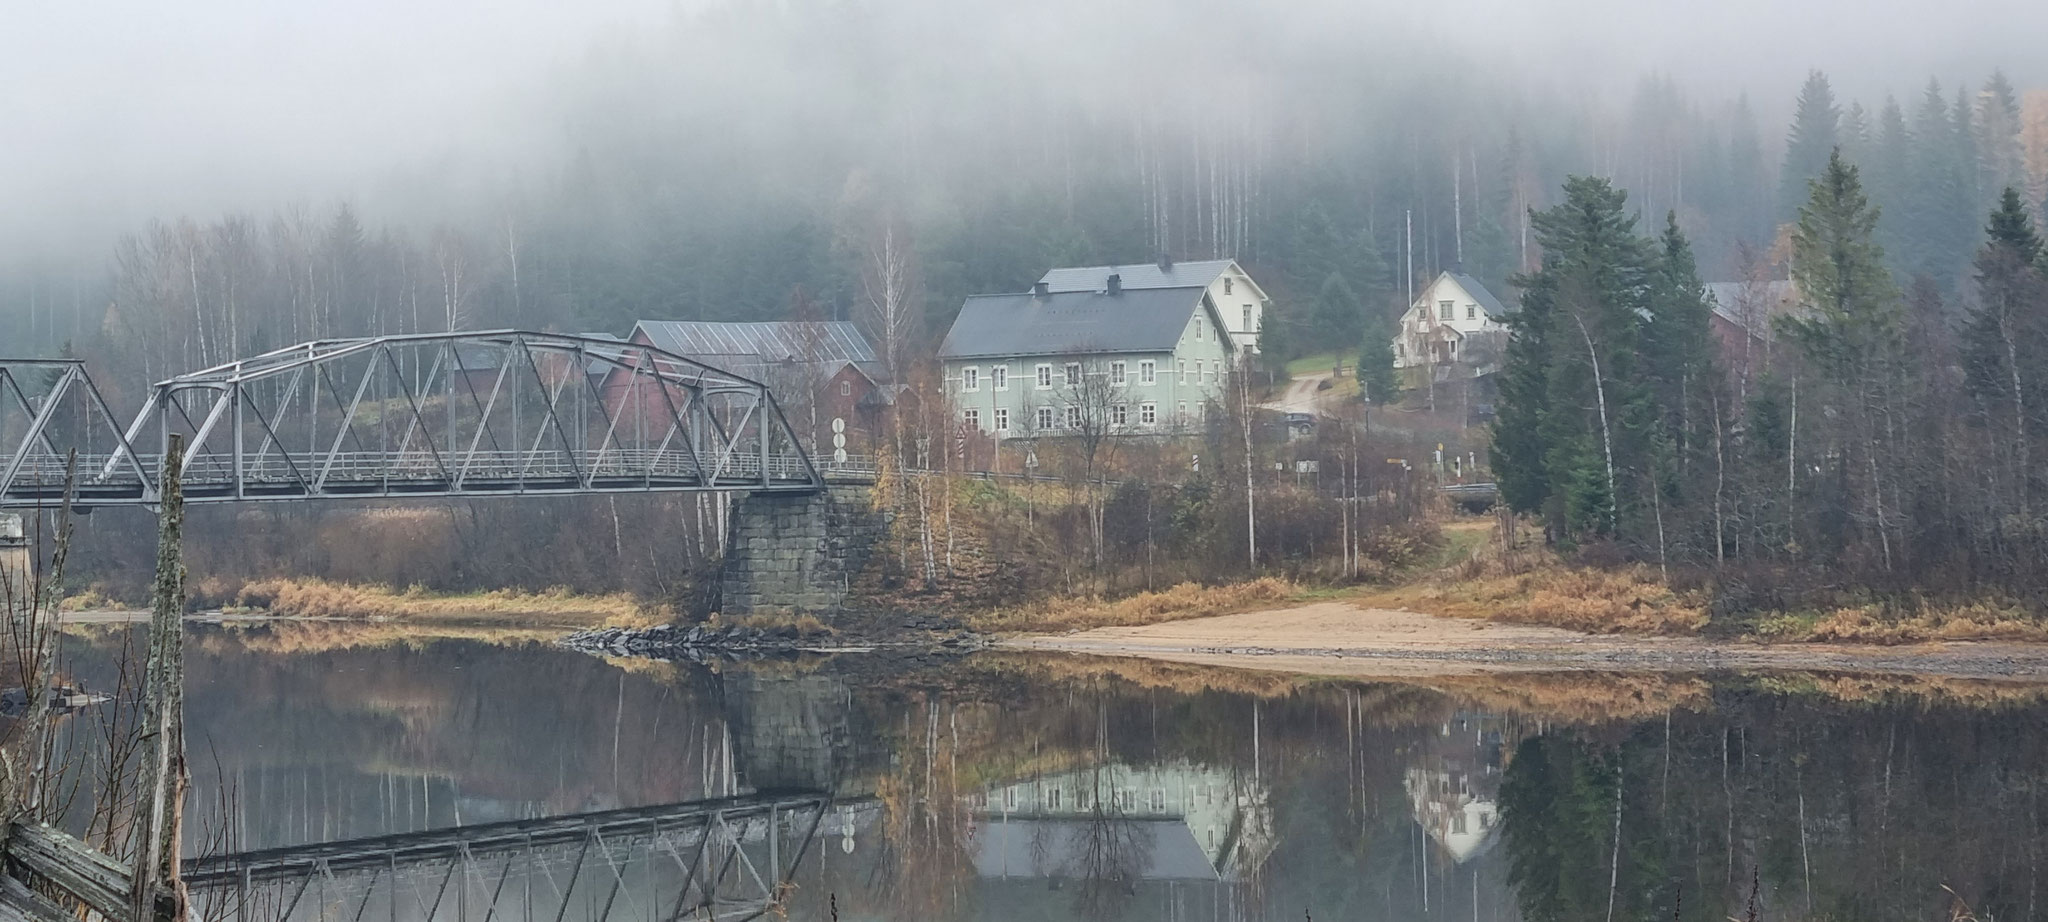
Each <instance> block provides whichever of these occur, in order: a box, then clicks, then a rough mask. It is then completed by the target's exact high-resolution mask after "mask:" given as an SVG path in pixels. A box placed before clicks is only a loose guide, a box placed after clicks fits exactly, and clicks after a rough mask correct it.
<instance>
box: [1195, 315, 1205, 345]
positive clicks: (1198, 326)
mask: <svg viewBox="0 0 2048 922" xmlns="http://www.w3.org/2000/svg"><path fill="white" fill-rule="evenodd" d="M1203 326H1204V324H1203V323H1202V318H1200V317H1196V318H1195V342H1201V341H1202V327H1203Z"/></svg>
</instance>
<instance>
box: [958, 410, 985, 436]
mask: <svg viewBox="0 0 2048 922" xmlns="http://www.w3.org/2000/svg"><path fill="white" fill-rule="evenodd" d="M960 421H961V422H962V423H965V424H966V426H967V428H969V429H972V430H974V431H976V432H980V431H981V411H980V410H972V409H970V410H962V411H960Z"/></svg>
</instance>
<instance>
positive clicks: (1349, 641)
mask: <svg viewBox="0 0 2048 922" xmlns="http://www.w3.org/2000/svg"><path fill="white" fill-rule="evenodd" d="M1000 646H1002V647H1004V648H1006V649H1013V650H1035V651H1060V652H1070V653H1088V654H1095V655H1102V656H1130V657H1142V658H1146V659H1155V660H1165V661H1170V662H1181V663H1196V664H1202V665H1213V666H1235V667H1240V668H1247V669H1262V670H1269V671H1279V672H1291V673H1301V674H1311V675H1329V676H1349V677H1388V678H1400V677H1414V676H1424V675H1469V674H1475V673H1486V672H1507V671H1515V672H1535V671H1556V670H1560V669H1587V670H1603V671H1612V670H1625V671H1644V670H1671V671H1687V672H1690V671H1701V670H1712V669H1738V670H1758V669H1785V670H1808V671H1827V672H1870V673H1910V674H1917V675H1940V676H1955V677H1962V678H1989V679H2013V680H2032V681H2042V682H2048V645H2044V644H2027V643H1997V642H1943V643H1924V644H1911V645H1902V646H1891V647H1884V646H1868V645H1856V644H1818V643H1785V644H1761V643H1751V642H1740V641H1720V640H1709V639H1705V638H1700V637H1652V636H1639V635H1617V634H1600V635H1595V634H1582V633H1579V632H1577V631H1568V630H1563V629H1559V628H1549V627H1536V626H1532V625H1522V624H1507V623H1502V622H1497V621H1480V620H1474V619H1467V618H1445V617H1438V616H1435V615H1426V614H1421V613H1418V612H1411V611H1396V610H1389V609H1378V608H1362V607H1359V606H1357V605H1353V604H1351V603H1348V602H1318V603H1314V604H1309V605H1301V606H1296V607H1289V608H1281V609H1274V610H1270V611H1257V612H1247V613H1245V614H1238V615H1220V616H1215V617H1207V618H1192V619H1188V620H1184V621H1170V622H1165V623H1161V624H1148V625H1142V626H1136V627H1107V628H1096V629H1094V630H1088V631H1080V632H1076V633H1072V634H1063V635H1056V636H1054V635H1035V636H1025V637H1018V638H1013V639H1009V640H1005V641H1003V642H1002V643H1001V644H1000Z"/></svg>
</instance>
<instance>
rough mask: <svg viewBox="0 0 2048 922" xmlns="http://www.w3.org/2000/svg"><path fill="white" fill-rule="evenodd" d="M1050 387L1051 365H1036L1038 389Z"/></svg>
mask: <svg viewBox="0 0 2048 922" xmlns="http://www.w3.org/2000/svg"><path fill="white" fill-rule="evenodd" d="M1050 387H1052V366H1051V365H1044V364H1041V365H1039V366H1038V389H1039V390H1045V389H1047V388H1050Z"/></svg>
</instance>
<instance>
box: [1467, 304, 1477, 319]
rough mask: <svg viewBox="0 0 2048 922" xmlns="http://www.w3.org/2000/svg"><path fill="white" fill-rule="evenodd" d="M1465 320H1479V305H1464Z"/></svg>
mask: <svg viewBox="0 0 2048 922" xmlns="http://www.w3.org/2000/svg"><path fill="white" fill-rule="evenodd" d="M1465 319H1466V320H1478V319H1479V305H1477V304H1467V305H1465Z"/></svg>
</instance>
